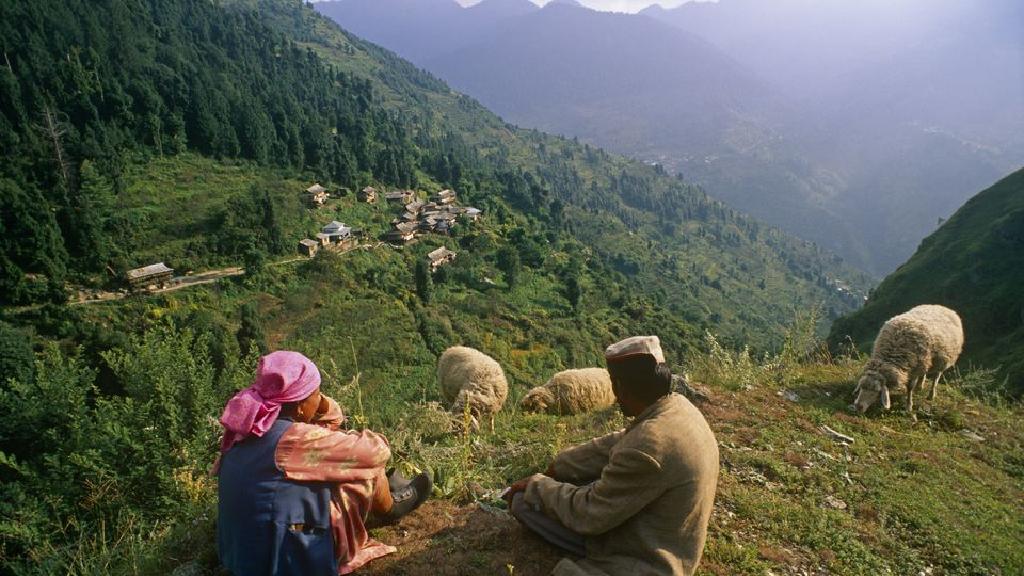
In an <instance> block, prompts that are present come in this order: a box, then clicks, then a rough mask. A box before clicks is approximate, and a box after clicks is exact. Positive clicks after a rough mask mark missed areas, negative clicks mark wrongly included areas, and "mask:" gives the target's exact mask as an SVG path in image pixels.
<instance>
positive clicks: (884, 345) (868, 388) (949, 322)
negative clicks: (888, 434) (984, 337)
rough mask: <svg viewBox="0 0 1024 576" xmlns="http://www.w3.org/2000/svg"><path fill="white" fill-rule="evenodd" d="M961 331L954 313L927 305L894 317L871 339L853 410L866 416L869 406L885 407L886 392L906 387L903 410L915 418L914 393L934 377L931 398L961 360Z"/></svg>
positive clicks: (962, 340) (887, 403)
mask: <svg viewBox="0 0 1024 576" xmlns="http://www.w3.org/2000/svg"><path fill="white" fill-rule="evenodd" d="M963 345H964V330H963V326H962V324H961V323H960V317H959V316H957V314H956V312H954V311H952V310H950V309H949V308H946V307H944V306H936V305H932V304H926V305H923V306H917V307H914V308H912V309H911V310H910V311H908V312H905V313H903V314H900V315H899V316H894V317H893V318H891V319H889V321H888V322H886V323H885V324H884V325H883V326H882V329H881V330H880V331H879V332H878V337H877V338H875V346H874V348H873V350H872V351H871V359H870V360H868V363H867V365H866V366H865V367H864V372H863V373H862V374H861V377H860V380H859V381H858V382H857V389H856V390H855V391H854V394H856V396H857V398H856V400H854V403H853V407H854V408H855V409H856V410H857V411H859V412H861V413H864V412H865V411H866V410H867V409H868V408H870V407H871V405H872V404H874V403H875V402H878V401H879V400H880V401H881V403H882V407H883V408H885V409H886V410H888V409H889V406H890V400H889V391H890V390H891V389H893V388H899V387H906V390H907V400H906V402H907V412H908V413H909V414H911V416H912V417H913V415H914V391H915V390H917V389H918V388H923V385H924V382H925V381H926V380H927V379H928V378H932V379H933V380H932V389H931V392H930V393H929V394H928V399H929V400H934V399H935V388H936V386H938V384H939V379H940V378H941V377H942V373H943V372H944V371H946V370H947V369H948V368H949V367H950V366H952V365H953V364H954V363H955V362H956V359H957V358H958V357H959V356H960V351H961V350H962V349H963Z"/></svg>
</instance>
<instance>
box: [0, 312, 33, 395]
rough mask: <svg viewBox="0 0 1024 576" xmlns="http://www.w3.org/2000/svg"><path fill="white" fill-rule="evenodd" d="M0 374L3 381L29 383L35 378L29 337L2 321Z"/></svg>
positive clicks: (0, 329) (0, 322)
mask: <svg viewBox="0 0 1024 576" xmlns="http://www.w3.org/2000/svg"><path fill="white" fill-rule="evenodd" d="M0 374H2V375H3V379H4V380H5V381H6V380H15V381H18V382H25V383H31V382H32V381H33V380H34V378H35V357H34V356H33V354H32V341H31V339H30V336H29V335H28V334H27V333H25V332H24V331H22V330H19V329H18V328H16V327H14V326H13V325H11V324H8V323H7V322H3V321H0Z"/></svg>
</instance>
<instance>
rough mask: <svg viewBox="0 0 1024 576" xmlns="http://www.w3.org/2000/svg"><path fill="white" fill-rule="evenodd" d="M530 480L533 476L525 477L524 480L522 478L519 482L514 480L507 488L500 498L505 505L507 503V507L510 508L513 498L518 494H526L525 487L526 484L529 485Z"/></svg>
mask: <svg viewBox="0 0 1024 576" xmlns="http://www.w3.org/2000/svg"><path fill="white" fill-rule="evenodd" d="M531 478H533V476H527V477H526V478H523V479H521V480H516V481H515V482H513V483H512V485H511V486H509V487H508V490H506V491H505V494H504V495H503V496H502V498H503V499H504V500H505V502H506V503H508V505H509V506H512V497H513V496H515V495H516V494H518V493H520V492H526V486H527V484H529V483H530V479H531Z"/></svg>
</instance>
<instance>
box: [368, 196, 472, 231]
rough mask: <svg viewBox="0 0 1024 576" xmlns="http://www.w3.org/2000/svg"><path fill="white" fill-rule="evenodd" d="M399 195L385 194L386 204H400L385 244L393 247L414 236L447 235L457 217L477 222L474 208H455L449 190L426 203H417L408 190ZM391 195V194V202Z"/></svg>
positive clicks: (456, 206) (454, 198)
mask: <svg viewBox="0 0 1024 576" xmlns="http://www.w3.org/2000/svg"><path fill="white" fill-rule="evenodd" d="M400 193H401V194H402V195H401V196H398V194H399V192H389V193H388V194H387V195H386V196H385V197H386V198H387V199H388V201H389V202H394V203H400V204H401V205H402V206H403V208H404V209H403V211H402V214H401V216H399V217H398V218H395V219H394V220H392V221H391V226H392V228H391V231H390V232H388V234H387V240H388V242H391V243H393V244H407V243H409V242H412V241H413V240H414V239H415V238H416V235H417V234H422V233H426V232H433V233H436V234H449V233H450V232H451V229H452V227H453V226H455V224H456V223H457V222H458V220H459V219H460V218H461V219H463V220H467V221H470V222H475V221H477V220H479V219H480V214H481V212H480V210H479V209H478V208H473V207H471V206H458V205H456V196H455V192H453V191H452V190H442V191H440V192H438V193H437V194H434V195H433V196H431V197H430V199H429V200H428V201H427V202H423V201H422V200H417V199H416V196H415V194H414V193H412V191H411V190H406V191H402V192H400ZM392 194H394V195H395V197H394V198H393V199H392V197H391V196H392Z"/></svg>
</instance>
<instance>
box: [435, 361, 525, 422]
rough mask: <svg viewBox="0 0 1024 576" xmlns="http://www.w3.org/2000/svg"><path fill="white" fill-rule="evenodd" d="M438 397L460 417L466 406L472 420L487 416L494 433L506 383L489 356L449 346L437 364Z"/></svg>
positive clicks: (498, 367) (500, 371) (503, 401)
mask: <svg viewBox="0 0 1024 576" xmlns="http://www.w3.org/2000/svg"><path fill="white" fill-rule="evenodd" d="M437 380H438V382H439V383H440V386H441V396H443V397H444V399H445V401H446V402H448V403H450V405H451V411H452V412H453V413H454V414H456V415H457V416H461V414H463V412H464V411H465V409H466V407H467V406H468V407H469V412H470V415H471V416H472V417H473V418H482V417H484V416H487V417H489V418H490V420H491V431H492V432H493V431H494V415H495V414H496V413H497V412H498V411H499V410H501V407H502V406H503V405H504V404H505V399H506V398H508V381H507V380H505V372H504V371H502V369H501V366H500V365H499V364H498V363H497V362H496V361H495V360H494V358H491V357H490V356H488V355H486V354H484V353H483V352H480V351H479V350H474V349H473V348H466V347H465V346H453V347H451V348H449V349H447V350H445V351H444V353H443V354H441V357H440V358H439V359H438V361H437Z"/></svg>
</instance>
